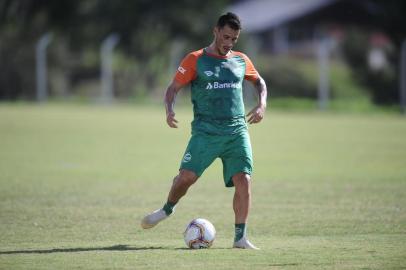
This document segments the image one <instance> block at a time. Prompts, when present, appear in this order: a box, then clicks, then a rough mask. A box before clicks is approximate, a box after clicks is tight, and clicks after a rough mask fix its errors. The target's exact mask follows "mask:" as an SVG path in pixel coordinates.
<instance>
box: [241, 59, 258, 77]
mask: <svg viewBox="0 0 406 270" xmlns="http://www.w3.org/2000/svg"><path fill="white" fill-rule="evenodd" d="M241 55H242V57H243V58H244V60H245V76H244V79H246V80H248V81H251V82H255V81H257V80H258V78H259V74H258V71H257V70H256V69H255V67H254V64H253V63H252V62H251V60H250V59H249V58H248V56H246V55H245V54H243V53H242V54H241Z"/></svg>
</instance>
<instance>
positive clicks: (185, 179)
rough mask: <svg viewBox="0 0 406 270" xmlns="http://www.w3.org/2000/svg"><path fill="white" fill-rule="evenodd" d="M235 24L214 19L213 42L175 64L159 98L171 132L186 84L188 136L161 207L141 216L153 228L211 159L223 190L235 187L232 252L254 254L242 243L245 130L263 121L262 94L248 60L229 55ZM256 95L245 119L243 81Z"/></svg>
mask: <svg viewBox="0 0 406 270" xmlns="http://www.w3.org/2000/svg"><path fill="white" fill-rule="evenodd" d="M240 30H241V23H240V19H239V18H238V16H237V15H235V14H233V13H231V12H229V13H227V14H224V15H222V16H220V18H219V19H218V21H217V25H216V26H215V27H214V30H213V33H214V40H213V42H212V43H211V44H210V45H209V46H208V47H206V48H203V49H200V50H198V51H194V52H191V53H189V54H188V55H187V56H186V57H185V58H184V59H183V60H182V62H181V64H180V66H179V68H178V70H177V72H176V75H175V77H174V79H173V81H172V83H171V84H170V85H169V87H168V88H167V90H166V93H165V106H166V122H167V124H168V125H169V126H170V127H171V128H177V124H178V121H177V120H176V119H175V112H174V102H175V97H176V94H177V93H178V92H179V90H180V89H181V88H183V87H184V86H186V85H188V84H190V85H191V91H192V93H191V98H192V103H193V112H194V120H193V122H192V136H191V138H190V141H189V144H188V146H187V147H186V151H185V154H184V156H183V158H182V161H181V164H180V169H179V174H178V175H177V176H176V177H175V178H174V180H173V184H172V187H171V189H170V191H169V195H168V199H167V202H166V203H165V205H164V206H163V208H161V209H158V210H156V211H154V212H152V213H150V214H149V215H147V216H145V217H144V218H143V220H142V221H141V226H142V227H143V228H144V229H149V228H152V227H154V226H155V225H156V224H158V223H159V222H160V221H162V220H164V219H165V218H167V217H169V216H170V215H171V214H172V213H173V211H174V207H175V205H176V204H177V203H178V201H179V199H180V198H182V197H183V196H184V195H185V194H186V191H187V190H188V188H189V187H190V186H191V185H193V184H194V183H195V182H196V181H197V179H198V178H199V177H200V176H201V175H202V173H203V172H204V170H205V169H206V168H207V167H208V166H210V164H211V163H212V162H213V161H214V160H215V159H216V158H220V159H221V161H222V163H223V177H224V184H225V186H226V187H233V186H234V187H235V191H234V198H233V209H234V213H235V238H234V245H233V247H234V248H246V249H258V248H257V247H255V246H254V245H253V244H252V243H251V242H250V241H248V239H247V235H246V229H247V219H248V213H249V209H250V204H251V173H252V164H253V161H252V150H251V142H250V137H249V134H248V130H247V122H248V123H249V124H254V123H259V122H261V120H262V119H263V117H264V114H265V108H266V97H267V89H266V84H265V81H264V80H263V79H262V78H261V76H260V75H259V74H258V72H257V70H256V69H255V67H254V65H253V64H252V62H251V61H250V59H249V58H248V57H247V56H246V55H245V54H243V53H241V52H237V51H232V48H233V46H234V45H235V44H236V43H237V40H238V37H239V35H240ZM244 79H245V80H248V81H249V82H251V83H252V84H253V85H254V87H255V89H256V90H257V92H258V96H259V97H258V104H257V106H256V107H255V108H254V109H252V110H251V111H250V112H249V113H248V114H247V119H246V117H245V112H244V103H243V95H242V83H243V80H244Z"/></svg>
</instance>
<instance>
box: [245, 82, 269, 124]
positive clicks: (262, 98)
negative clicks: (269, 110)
mask: <svg viewBox="0 0 406 270" xmlns="http://www.w3.org/2000/svg"><path fill="white" fill-rule="evenodd" d="M253 85H254V87H255V90H256V91H257V93H258V105H257V106H256V107H255V108H254V109H252V110H251V111H250V112H249V113H248V114H247V117H249V118H248V123H250V124H256V123H259V122H261V120H262V119H263V118H264V116H265V109H266V97H267V94H268V91H267V89H266V83H265V81H264V79H262V77H261V76H259V77H258V79H257V80H256V81H254V82H253Z"/></svg>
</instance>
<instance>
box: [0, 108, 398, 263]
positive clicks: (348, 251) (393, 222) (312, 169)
mask: <svg viewBox="0 0 406 270" xmlns="http://www.w3.org/2000/svg"><path fill="white" fill-rule="evenodd" d="M163 113H164V112H163V110H162V108H158V107H155V106H145V105H134V106H128V105H126V106H112V107H106V106H86V105H66V104H65V105H56V104H54V105H42V106H37V105H29V104H14V105H10V104H1V105H0V269H250V270H255V269H406V119H405V118H404V117H402V116H396V115H379V114H375V115H365V114H364V115H359V114H351V115H349V114H342V113H340V114H333V113H325V114H322V113H317V112H300V113H299V112H289V113H286V112H285V113H284V112H280V111H270V112H268V114H267V117H266V119H265V121H264V122H263V123H262V124H260V125H256V126H252V127H251V128H250V132H251V138H252V143H253V148H254V157H255V173H254V177H253V179H254V180H253V206H252V211H251V215H250V222H249V227H248V234H249V236H250V239H251V240H252V242H253V243H255V244H256V245H257V246H259V247H260V248H261V250H260V251H257V252H255V251H247V250H234V249H231V248H230V247H231V245H232V239H233V233H234V232H233V230H234V229H233V212H232V207H231V200H232V195H233V189H226V188H224V187H223V181H222V179H221V175H222V173H221V166H220V162H219V161H216V162H215V163H214V164H213V166H212V167H210V168H209V170H208V171H206V173H205V174H204V175H203V177H202V178H201V179H200V180H199V181H198V182H197V183H196V185H195V186H193V187H192V189H191V190H190V191H189V193H188V196H187V197H185V198H184V199H183V200H182V201H181V202H180V203H179V205H178V207H177V209H176V213H175V215H174V216H173V217H171V218H170V219H168V220H167V221H165V223H162V224H160V225H158V226H157V227H156V228H154V229H152V230H142V229H141V228H140V226H139V220H140V218H141V217H142V216H143V215H144V214H145V213H147V212H149V211H151V210H154V209H156V208H158V207H161V206H162V204H163V203H164V201H165V199H166V196H167V191H168V189H169V187H170V185H171V181H172V177H173V176H174V175H175V174H176V171H177V167H178V164H179V161H180V159H181V156H182V154H183V151H184V148H185V146H186V143H187V140H188V137H189V127H190V125H189V122H190V120H191V109H190V108H181V109H179V110H178V118H179V120H180V128H179V129H178V130H174V129H169V128H167V127H166V126H165V124H164V114H163ZM196 217H204V218H207V219H209V220H210V221H212V222H213V224H214V225H215V226H216V229H217V239H216V241H215V243H214V245H213V247H212V248H211V249H208V250H195V251H193V250H188V249H185V245H184V243H183V237H182V232H183V230H184V227H185V226H186V224H187V223H188V222H189V221H190V220H191V219H193V218H196Z"/></svg>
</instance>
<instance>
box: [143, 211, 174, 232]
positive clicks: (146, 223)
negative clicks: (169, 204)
mask: <svg viewBox="0 0 406 270" xmlns="http://www.w3.org/2000/svg"><path fill="white" fill-rule="evenodd" d="M167 217H168V216H167V215H166V213H165V211H164V210H163V209H158V210H155V211H154V212H152V213H151V214H149V215H146V216H145V217H144V218H143V219H142V221H141V227H142V228H143V229H150V228H152V227H154V226H155V225H157V224H158V223H159V222H161V221H162V220H164V219H165V218H167Z"/></svg>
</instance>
